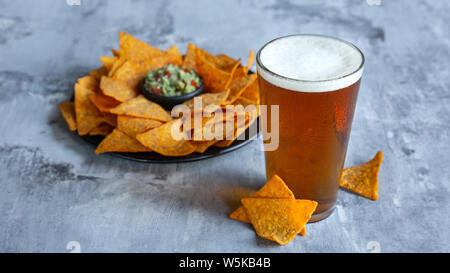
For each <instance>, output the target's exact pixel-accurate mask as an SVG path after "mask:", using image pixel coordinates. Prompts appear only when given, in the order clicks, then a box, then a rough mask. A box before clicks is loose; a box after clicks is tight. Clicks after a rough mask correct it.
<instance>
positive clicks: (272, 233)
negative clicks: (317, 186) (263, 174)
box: [230, 175, 317, 245]
mask: <svg viewBox="0 0 450 273" xmlns="http://www.w3.org/2000/svg"><path fill="white" fill-rule="evenodd" d="M241 201H242V205H243V206H241V207H240V208H238V209H237V210H235V211H234V212H232V213H231V214H230V218H231V219H235V220H238V221H242V222H245V223H251V224H252V225H253V227H254V228H255V231H256V233H257V234H258V235H259V236H260V237H262V238H266V239H269V240H272V241H275V242H277V243H279V244H280V245H285V244H287V243H289V242H290V241H292V240H293V239H294V238H295V236H296V235H297V234H299V233H300V235H302V236H304V235H306V230H305V225H306V223H308V221H309V219H310V218H311V215H312V214H313V213H314V211H315V210H316V207H317V202H315V201H310V200H296V199H295V197H294V194H293V193H292V192H291V190H290V189H289V188H288V187H287V186H286V184H285V183H284V182H283V180H282V179H281V178H280V177H279V176H277V175H274V177H272V178H271V179H270V180H269V181H268V182H267V184H266V185H265V186H264V187H262V188H261V189H260V190H259V191H258V192H257V193H255V194H254V195H253V196H252V197H251V198H244V199H242V200H241Z"/></svg>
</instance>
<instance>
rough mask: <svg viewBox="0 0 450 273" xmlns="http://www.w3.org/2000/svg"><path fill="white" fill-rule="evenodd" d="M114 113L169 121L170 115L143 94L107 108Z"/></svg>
mask: <svg viewBox="0 0 450 273" xmlns="http://www.w3.org/2000/svg"><path fill="white" fill-rule="evenodd" d="M109 112H110V113H113V114H116V115H126V116H132V117H137V118H149V119H154V120H158V121H169V120H171V119H172V117H171V116H170V115H169V113H167V112H166V110H164V108H162V107H161V106H160V105H159V104H157V103H154V102H152V101H149V100H147V99H146V98H145V97H144V96H143V95H139V96H137V97H136V98H134V99H131V100H129V101H127V102H124V103H122V104H120V105H119V106H117V107H115V108H112V109H111V110H109Z"/></svg>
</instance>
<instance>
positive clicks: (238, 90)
mask: <svg viewBox="0 0 450 273" xmlns="http://www.w3.org/2000/svg"><path fill="white" fill-rule="evenodd" d="M256 79H257V76H256V74H252V75H249V76H244V77H240V78H235V79H233V81H232V82H231V84H230V94H229V95H228V98H227V103H228V104H232V103H233V102H235V101H236V100H237V99H238V98H239V97H240V96H241V94H242V93H244V92H245V91H246V90H247V89H248V88H249V87H250V86H251V85H252V84H253V83H255V82H256Z"/></svg>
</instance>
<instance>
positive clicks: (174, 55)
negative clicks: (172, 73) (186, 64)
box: [156, 45, 183, 66]
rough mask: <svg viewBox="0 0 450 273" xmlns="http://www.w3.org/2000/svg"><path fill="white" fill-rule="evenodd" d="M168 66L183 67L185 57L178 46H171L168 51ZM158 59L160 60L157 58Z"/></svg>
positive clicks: (166, 55)
mask: <svg viewBox="0 0 450 273" xmlns="http://www.w3.org/2000/svg"><path fill="white" fill-rule="evenodd" d="M165 58H166V64H164V66H165V65H168V64H173V65H176V66H181V65H182V64H183V55H182V54H181V52H180V50H179V49H178V47H177V46H176V45H173V46H171V47H170V48H169V49H167V51H166V54H165ZM156 59H158V58H156ZM159 59H161V60H162V59H163V57H159Z"/></svg>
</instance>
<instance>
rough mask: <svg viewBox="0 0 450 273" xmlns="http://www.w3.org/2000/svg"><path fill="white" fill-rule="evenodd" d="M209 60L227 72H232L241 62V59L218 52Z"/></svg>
mask: <svg viewBox="0 0 450 273" xmlns="http://www.w3.org/2000/svg"><path fill="white" fill-rule="evenodd" d="M209 60H210V61H212V63H214V65H215V66H216V67H217V68H219V69H220V70H222V71H225V72H228V73H234V71H235V70H236V69H237V68H238V67H239V65H240V63H241V60H235V59H233V58H231V57H229V56H227V55H225V54H219V55H217V56H216V57H215V58H210V59H209Z"/></svg>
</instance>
